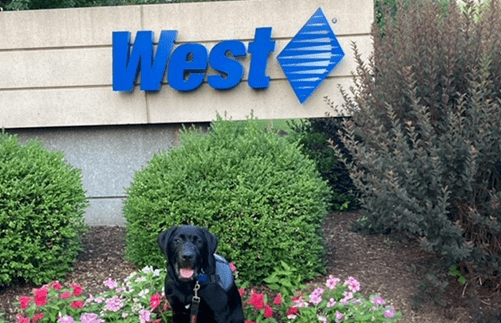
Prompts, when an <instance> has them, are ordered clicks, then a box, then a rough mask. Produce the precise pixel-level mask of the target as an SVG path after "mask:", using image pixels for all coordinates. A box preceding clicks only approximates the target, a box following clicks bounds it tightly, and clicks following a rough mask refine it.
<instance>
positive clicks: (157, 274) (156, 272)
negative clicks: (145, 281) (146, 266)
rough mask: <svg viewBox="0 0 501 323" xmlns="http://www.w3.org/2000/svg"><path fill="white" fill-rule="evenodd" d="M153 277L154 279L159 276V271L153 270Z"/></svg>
mask: <svg viewBox="0 0 501 323" xmlns="http://www.w3.org/2000/svg"><path fill="white" fill-rule="evenodd" d="M153 276H155V277H158V276H160V269H155V270H154V271H153Z"/></svg>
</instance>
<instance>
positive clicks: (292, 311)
mask: <svg viewBox="0 0 501 323" xmlns="http://www.w3.org/2000/svg"><path fill="white" fill-rule="evenodd" d="M298 311H299V310H298V309H297V307H292V306H291V307H289V309H288V310H287V318H288V319H289V320H293V319H295V318H296V315H297V312H298Z"/></svg>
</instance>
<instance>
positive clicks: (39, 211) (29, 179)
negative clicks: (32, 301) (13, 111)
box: [0, 132, 88, 285]
mask: <svg viewBox="0 0 501 323" xmlns="http://www.w3.org/2000/svg"><path fill="white" fill-rule="evenodd" d="M87 204H88V202H87V199H86V197H85V191H84V190H83V188H82V176H81V172H80V170H78V169H75V168H73V167H72V166H71V165H69V164H67V163H66V162H65V161H64V156H63V153H62V152H50V151H48V150H47V149H46V148H44V147H43V145H42V144H41V143H40V142H39V141H28V142H27V143H26V144H25V145H24V146H23V145H21V144H20V143H19V141H18V139H17V137H16V136H13V135H7V134H6V133H4V132H2V133H0V246H1V248H0V259H2V261H1V262H0V285H3V284H9V283H15V282H18V281H22V280H25V281H31V282H34V283H36V284H41V283H45V282H48V281H50V280H52V279H54V278H60V277H63V276H64V274H65V273H66V272H67V271H68V270H69V269H70V266H71V264H72V263H73V262H75V260H76V257H77V254H78V251H79V250H80V249H81V243H80V238H79V235H80V234H81V233H83V232H84V230H85V225H84V218H83V214H84V211H85V208H86V206H87Z"/></svg>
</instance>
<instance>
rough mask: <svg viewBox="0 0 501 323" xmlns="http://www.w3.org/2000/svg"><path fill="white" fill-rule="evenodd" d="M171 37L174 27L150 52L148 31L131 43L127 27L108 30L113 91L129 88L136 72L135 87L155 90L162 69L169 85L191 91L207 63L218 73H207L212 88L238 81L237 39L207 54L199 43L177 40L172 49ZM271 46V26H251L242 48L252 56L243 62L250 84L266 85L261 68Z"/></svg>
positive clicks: (241, 53)
mask: <svg viewBox="0 0 501 323" xmlns="http://www.w3.org/2000/svg"><path fill="white" fill-rule="evenodd" d="M176 36H177V31H176V30H167V31H165V30H164V31H162V32H161V34H160V40H159V42H158V46H157V50H156V54H155V55H154V54H153V32H152V31H138V32H137V34H136V39H135V42H134V45H132V44H131V41H130V39H131V36H130V32H127V31H120V32H113V90H114V91H121V92H130V91H132V90H133V89H134V84H135V82H136V79H137V77H138V75H139V72H140V71H141V81H140V84H141V90H143V91H158V90H160V87H161V85H162V81H163V79H164V77H165V74H166V71H167V80H168V83H169V84H170V86H171V87H172V88H173V89H175V90H178V91H192V90H195V89H196V88H198V87H199V86H200V85H201V84H202V83H203V81H204V79H205V75H206V73H207V68H208V66H209V65H210V66H211V67H212V68H213V69H214V70H215V71H217V72H218V73H219V74H215V75H209V76H208V77H207V83H208V84H209V85H210V86H211V87H212V88H214V89H218V90H227V89H231V88H233V87H235V86H237V85H238V84H239V83H240V82H241V80H242V78H243V75H244V67H243V65H242V64H241V63H240V62H239V61H238V60H237V59H236V58H238V57H244V56H246V55H247V51H246V48H245V45H244V43H243V42H241V41H238V40H228V41H223V42H220V43H218V44H216V45H215V46H214V47H213V48H212V50H211V52H210V54H209V53H208V51H207V48H206V47H205V46H204V45H202V44H197V43H188V44H183V45H180V46H178V47H177V48H176V49H174V51H172V49H173V47H174V42H175V40H176ZM131 47H132V49H131ZM274 50H275V41H274V40H272V39H271V28H270V27H267V28H257V29H256V32H255V36H254V41H252V42H251V43H249V49H248V52H249V53H250V54H251V56H252V57H251V62H250V67H249V86H250V87H251V88H254V89H263V88H267V87H268V86H269V77H268V76H267V75H266V68H267V61H268V56H269V54H270V53H271V52H273V51H274ZM171 52H172V54H171ZM167 63H168V64H167Z"/></svg>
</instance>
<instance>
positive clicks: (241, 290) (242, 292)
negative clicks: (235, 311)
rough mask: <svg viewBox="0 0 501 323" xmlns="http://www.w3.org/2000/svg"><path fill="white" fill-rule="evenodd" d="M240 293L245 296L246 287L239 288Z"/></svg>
mask: <svg viewBox="0 0 501 323" xmlns="http://www.w3.org/2000/svg"><path fill="white" fill-rule="evenodd" d="M238 293H239V294H240V296H242V297H243V296H244V295H245V289H243V288H239V289H238Z"/></svg>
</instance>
